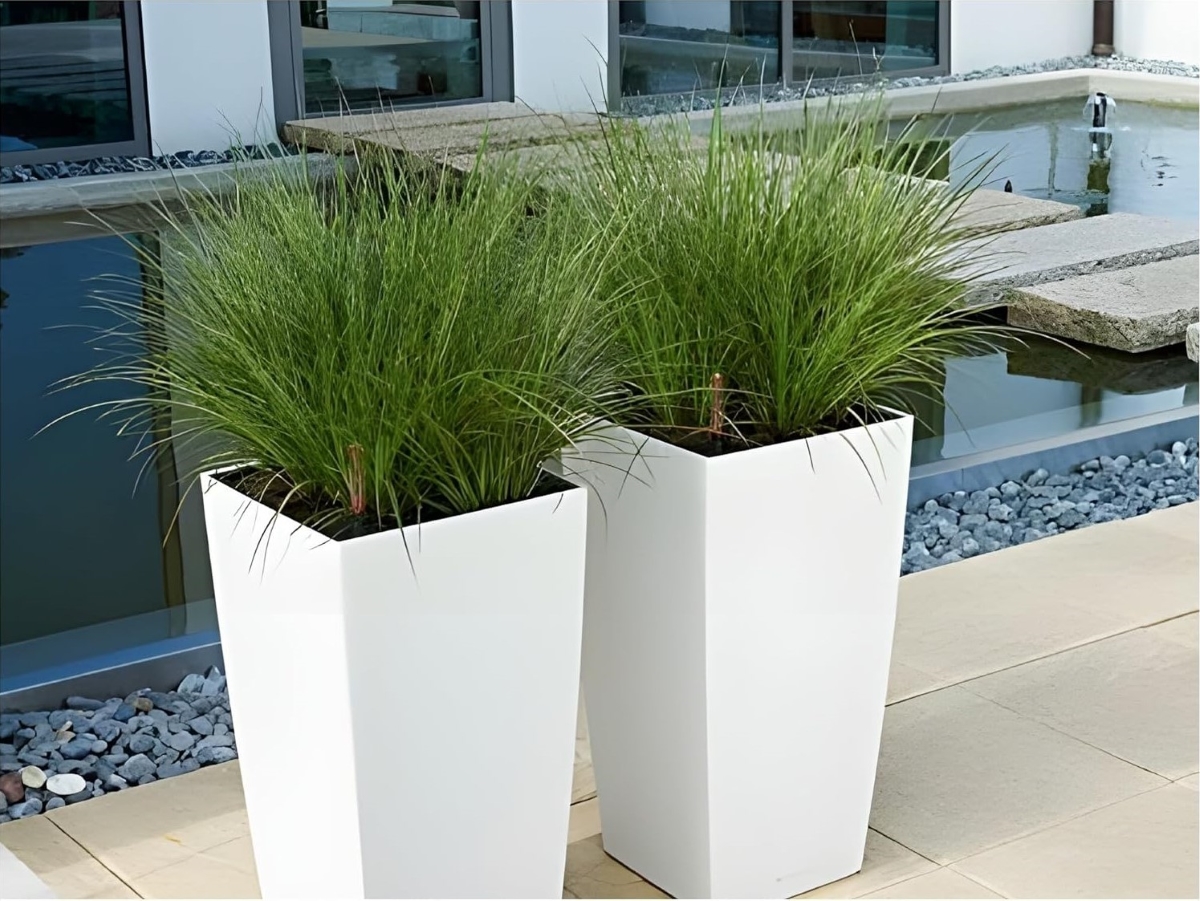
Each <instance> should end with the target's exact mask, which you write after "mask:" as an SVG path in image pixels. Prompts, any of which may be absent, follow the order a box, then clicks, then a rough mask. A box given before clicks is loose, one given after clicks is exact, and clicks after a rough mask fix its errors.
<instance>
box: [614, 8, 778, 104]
mask: <svg viewBox="0 0 1200 901" xmlns="http://www.w3.org/2000/svg"><path fill="white" fill-rule="evenodd" d="M780 9H781V6H780V4H779V3H777V2H758V0H732V2H730V0H688V2H678V0H622V2H621V4H620V7H619V13H618V15H619V17H620V52H621V93H622V94H623V95H625V96H634V95H637V94H667V93H683V92H687V91H696V90H709V89H713V88H717V87H732V86H736V85H739V84H740V85H745V86H747V87H751V86H754V87H757V86H758V85H759V84H773V83H774V82H776V81H778V80H779V31H780Z"/></svg>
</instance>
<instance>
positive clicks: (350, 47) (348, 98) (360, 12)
mask: <svg viewBox="0 0 1200 901" xmlns="http://www.w3.org/2000/svg"><path fill="white" fill-rule="evenodd" d="M479 26H480V12H479V3H478V2H449V0H446V2H442V0H426V2H405V3H401V2H393V0H320V2H302V3H301V4H300V35H301V43H302V45H303V48H304V106H305V113H306V114H308V115H322V114H329V113H336V112H338V111H339V110H342V109H345V108H347V107H348V108H350V109H362V108H369V107H377V106H385V107H386V106H389V105H391V104H394V103H403V102H406V101H407V102H430V101H435V100H460V99H467V98H471V97H480V96H482V95H483V67H482V65H481V62H482V60H481V56H482V54H481V50H480V40H479V31H480V29H479Z"/></svg>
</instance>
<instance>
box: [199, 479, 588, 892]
mask: <svg viewBox="0 0 1200 901" xmlns="http://www.w3.org/2000/svg"><path fill="white" fill-rule="evenodd" d="M202 487H203V490H204V508H205V516H206V520H207V530H208V543H209V551H210V555H211V558H212V568H213V583H214V586H215V589H216V599H217V614H218V617H219V620H220V628H221V644H222V649H223V652H224V657H225V666H226V672H227V675H228V677H229V691H230V701H231V704H232V707H233V710H232V714H233V717H234V722H235V725H236V730H237V742H238V753H239V757H240V760H241V772H242V783H243V786H244V789H245V794H246V808H247V813H248V815H249V819H250V831H251V837H252V839H253V842H254V857H255V862H256V863H257V866H258V879H259V883H260V885H261V888H262V894H263V897H264V898H364V897H365V898H464V897H465V898H500V897H507V898H561V897H562V880H563V871H564V868H565V863H566V841H567V823H568V817H569V814H570V799H571V774H572V767H573V762H574V756H575V714H576V707H577V701H578V685H579V654H580V630H581V628H582V617H583V587H584V586H583V578H584V572H583V564H584V553H585V528H586V521H587V512H586V511H587V492H585V491H581V490H578V489H568V490H567V491H565V492H559V493H556V494H551V495H547V496H544V497H539V498H535V499H532V500H526V501H521V502H519V503H514V504H508V505H505V506H501V507H496V508H492V509H488V510H482V511H479V512H476V513H470V514H466V515H461V516H455V517H451V518H447V519H441V520H436V521H434V522H430V523H426V524H423V525H421V526H420V527H410V528H406V529H404V530H403V534H402V533H401V531H400V530H393V531H389V532H382V533H379V534H376V535H369V536H364V537H359V538H354V539H351V540H347V541H331V540H329V539H327V538H325V537H323V536H321V535H318V534H316V533H315V532H313V531H311V530H309V529H307V528H305V527H302V526H299V525H297V524H296V523H295V522H293V521H291V520H287V519H284V518H282V517H280V518H278V519H277V520H275V521H274V522H273V521H272V520H273V514H272V512H271V511H270V510H269V509H268V508H266V507H263V506H262V505H260V504H258V503H257V502H255V501H252V500H250V499H248V498H247V497H246V496H245V495H243V494H240V493H239V492H236V491H234V490H233V489H231V488H229V487H228V486H226V485H224V484H222V483H220V482H218V481H215V480H214V479H212V478H211V477H209V476H206V477H205V478H204V479H203V485H202ZM405 542H407V549H406V547H405ZM409 555H411V564H410V556H409ZM414 574H415V575H414Z"/></svg>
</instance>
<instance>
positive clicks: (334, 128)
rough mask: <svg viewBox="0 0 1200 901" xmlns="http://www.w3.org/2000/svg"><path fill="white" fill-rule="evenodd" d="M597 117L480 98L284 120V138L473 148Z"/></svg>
mask: <svg viewBox="0 0 1200 901" xmlns="http://www.w3.org/2000/svg"><path fill="white" fill-rule="evenodd" d="M599 131H600V120H599V117H597V116H596V115H592V114H587V113H565V114H559V113H539V112H535V111H533V110H530V109H529V108H528V107H524V106H520V105H518V104H478V105H469V106H459V107H441V108H436V109H430V110H410V111H407V112H398V113H372V114H368V115H361V116H336V117H328V118H324V119H306V120H301V121H298V122H289V123H287V125H285V126H284V130H283V136H284V140H286V141H289V142H291V143H294V144H299V145H302V146H305V147H308V148H309V149H310V150H322V151H327V152H329V153H344V152H347V151H350V150H353V149H354V148H356V147H360V146H362V145H364V144H365V145H377V146H380V147H385V148H387V149H390V150H396V151H400V152H403V153H409V154H415V155H421V156H427V155H432V154H436V153H445V154H474V153H475V152H476V151H478V149H479V148H480V147H481V146H483V144H484V141H485V140H486V141H487V144H488V146H490V147H497V148H505V147H527V146H532V145H536V144H549V143H555V142H560V141H564V140H567V139H568V138H569V137H571V136H572V135H575V134H580V133H585V134H586V133H597V134H598V133H599Z"/></svg>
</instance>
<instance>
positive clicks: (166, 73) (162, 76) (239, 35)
mask: <svg viewBox="0 0 1200 901" xmlns="http://www.w3.org/2000/svg"><path fill="white" fill-rule="evenodd" d="M141 11H142V43H143V46H144V48H145V59H146V103H147V106H148V108H149V112H150V143H151V149H152V151H153V152H154V153H173V152H175V151H179V150H223V149H225V148H228V147H229V146H230V145H231V144H235V143H245V144H250V143H255V142H256V141H257V140H259V138H260V137H261V136H267V135H271V136H273V134H274V129H275V107H274V103H273V100H272V95H271V49H270V48H271V40H270V35H269V33H268V30H267V2H266V0H242V2H239V3H211V2H197V0H172V2H170V3H143V4H141Z"/></svg>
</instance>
